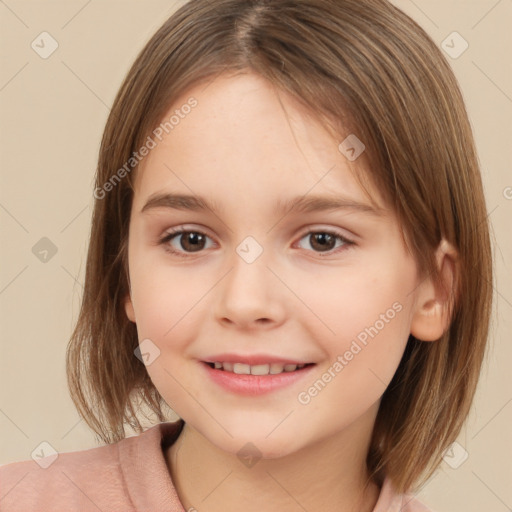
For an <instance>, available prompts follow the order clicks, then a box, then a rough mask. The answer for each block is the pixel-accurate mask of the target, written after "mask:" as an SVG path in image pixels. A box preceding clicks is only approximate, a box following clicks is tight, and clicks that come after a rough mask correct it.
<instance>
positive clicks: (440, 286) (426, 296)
mask: <svg viewBox="0 0 512 512" xmlns="http://www.w3.org/2000/svg"><path fill="white" fill-rule="evenodd" d="M436 259H437V265H438V268H439V270H440V281H441V282H440V283H434V281H433V279H431V278H430V277H429V278H427V279H426V280H425V281H424V282H423V283H422V284H421V285H420V287H419V288H418V292H417V296H416V306H415V310H414V312H413V318H412V323H411V334H412V335H413V336H414V337H415V338H416V339H418V340H421V341H436V340H438V339H439V338H441V336H442V335H443V334H444V333H445V332H446V331H447V330H448V328H449V327H450V323H451V320H452V308H453V299H454V297H455V296H456V294H457V292H456V290H457V251H456V250H455V248H454V247H453V246H452V245H451V244H450V243H448V242H447V241H446V240H442V241H441V243H440V244H439V247H438V248H437V251H436Z"/></svg>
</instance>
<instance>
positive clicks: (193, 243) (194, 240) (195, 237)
mask: <svg viewBox="0 0 512 512" xmlns="http://www.w3.org/2000/svg"><path fill="white" fill-rule="evenodd" d="M201 239H203V240H201ZM201 241H203V242H204V237H203V235H201V234H199V233H188V234H187V235H186V236H185V237H184V238H182V243H181V246H182V247H183V249H185V250H190V249H192V250H193V251H197V250H200V249H201V248H202V246H201ZM198 242H199V243H198ZM189 243H190V247H187V245H188V244H189Z"/></svg>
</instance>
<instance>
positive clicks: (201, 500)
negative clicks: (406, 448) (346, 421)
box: [166, 404, 380, 512]
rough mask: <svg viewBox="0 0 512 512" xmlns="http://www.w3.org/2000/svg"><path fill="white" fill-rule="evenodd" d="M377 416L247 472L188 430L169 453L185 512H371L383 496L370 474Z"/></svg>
mask: <svg viewBox="0 0 512 512" xmlns="http://www.w3.org/2000/svg"><path fill="white" fill-rule="evenodd" d="M377 406H378V404H377ZM376 412H377V409H376V408H372V409H371V410H369V411H368V412H367V413H366V415H365V416H366V417H361V418H359V419H358V421H356V422H355V423H354V424H352V425H350V426H348V427H347V428H345V429H344V430H342V431H341V432H338V433H336V434H335V435H333V436H330V437H328V438H325V439H322V440H320V441H318V442H316V443H315V444H313V445H309V446H306V447H304V448H302V449H301V450H299V451H297V452H294V453H292V454H289V455H286V456H284V457H280V458H278V459H260V460H258V461H257V462H256V463H255V464H253V465H251V464H248V465H247V466H246V465H244V464H242V462H241V461H240V459H239V458H238V456H237V455H236V454H232V453H226V452H224V451H223V450H220V449H219V448H218V447H216V446H215V445H213V444H212V443H211V442H210V441H209V440H208V439H206V438H205V437H204V436H203V435H202V434H200V433H199V432H198V431H197V430H195V429H194V428H193V427H191V426H190V425H188V424H185V426H184V427H183V430H182V432H181V434H180V436H179V438H178V439H177V440H176V442H175V443H174V444H173V445H171V446H170V447H169V448H168V449H167V451H166V461H167V466H168V468H169V472H170V475H171V478H172V481H173V483H174V486H175V488H176V492H177V494H178V496H179V497H180V500H181V502H182V504H183V507H184V509H185V510H198V511H199V510H200V511H201V512H220V511H222V512H230V511H232V510H233V511H235V510H237V511H238V510H244V511H247V512H256V511H258V512H259V511H261V510H266V511H268V512H274V511H279V512H287V511H290V512H291V511H297V510H301V509H302V510H307V511H310V510H322V511H324V512H334V511H336V512H355V511H357V512H371V511H373V509H374V507H375V503H376V502H377V499H378V496H379V492H380V489H379V487H378V485H377V484H376V483H375V482H373V481H370V480H369V477H368V472H367V469H366V454H367V452H368V447H369V443H370V438H371V431H372V428H371V427H373V423H374V421H372V420H374V419H375V415H376Z"/></svg>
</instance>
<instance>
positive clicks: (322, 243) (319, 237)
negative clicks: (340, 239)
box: [311, 233, 334, 250]
mask: <svg viewBox="0 0 512 512" xmlns="http://www.w3.org/2000/svg"><path fill="white" fill-rule="evenodd" d="M313 240H314V243H313V244H311V246H312V247H314V246H315V243H319V248H320V249H323V250H330V249H332V247H331V245H332V241H333V240H334V237H333V236H332V235H330V234H329V233H314V234H313Z"/></svg>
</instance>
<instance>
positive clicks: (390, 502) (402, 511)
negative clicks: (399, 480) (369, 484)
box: [373, 478, 434, 512]
mask: <svg viewBox="0 0 512 512" xmlns="http://www.w3.org/2000/svg"><path fill="white" fill-rule="evenodd" d="M373 512H434V511H433V510H432V509H430V508H428V507H427V506H426V505H424V504H423V503H421V501H419V500H418V499H417V498H416V497H415V496H414V495H412V494H398V493H396V492H395V489H394V488H393V484H392V483H391V481H390V480H389V479H387V478H386V479H385V480H384V483H383V485H382V488H381V491H380V495H379V499H378V501H377V504H376V505H375V508H374V509H373Z"/></svg>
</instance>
